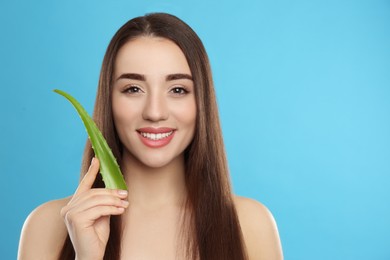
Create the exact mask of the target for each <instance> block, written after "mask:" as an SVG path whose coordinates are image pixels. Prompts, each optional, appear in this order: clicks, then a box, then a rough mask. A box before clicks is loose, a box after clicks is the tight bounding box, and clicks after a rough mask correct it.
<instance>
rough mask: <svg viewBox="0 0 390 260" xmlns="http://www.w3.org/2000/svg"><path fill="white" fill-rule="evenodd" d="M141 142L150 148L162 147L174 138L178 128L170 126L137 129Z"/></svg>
mask: <svg viewBox="0 0 390 260" xmlns="http://www.w3.org/2000/svg"><path fill="white" fill-rule="evenodd" d="M137 132H138V136H139V137H140V139H141V142H142V143H143V144H144V145H146V146H148V147H150V148H160V147H163V146H166V145H168V144H169V143H170V142H171V140H172V139H173V137H174V135H175V132H176V129H174V128H169V127H160V128H153V127H143V128H139V129H137Z"/></svg>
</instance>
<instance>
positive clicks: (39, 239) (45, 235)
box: [18, 199, 69, 260]
mask: <svg viewBox="0 0 390 260" xmlns="http://www.w3.org/2000/svg"><path fill="white" fill-rule="evenodd" d="M68 201H69V199H62V200H55V201H50V202H47V203H45V204H43V205H41V206H39V207H38V208H36V209H35V210H34V211H33V212H31V214H30V215H29V216H28V217H27V219H26V221H25V223H24V225H23V229H22V233H21V236H20V241H19V250H18V259H19V260H29V259H31V260H32V259H53V260H54V259H58V256H59V253H60V251H61V249H62V246H63V243H64V241H65V238H66V235H67V231H66V227H65V224H64V221H63V220H62V218H61V215H60V211H61V208H62V207H63V206H65V205H66V203H68Z"/></svg>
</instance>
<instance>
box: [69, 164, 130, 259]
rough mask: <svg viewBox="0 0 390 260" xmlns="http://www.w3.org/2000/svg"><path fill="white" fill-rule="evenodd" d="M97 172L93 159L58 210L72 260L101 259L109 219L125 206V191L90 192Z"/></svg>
mask: <svg viewBox="0 0 390 260" xmlns="http://www.w3.org/2000/svg"><path fill="white" fill-rule="evenodd" d="M98 172H99V160H98V159H96V158H94V159H93V160H92V162H91V166H90V167H89V169H88V172H87V173H86V175H85V176H84V178H83V180H82V181H81V183H80V185H79V187H78V188H77V190H76V192H75V194H74V195H73V197H72V199H71V200H70V201H69V203H68V204H67V205H66V206H65V207H63V208H62V210H61V216H62V217H63V219H64V221H65V224H66V227H67V229H68V233H69V236H70V239H71V241H72V244H73V247H74V249H75V252H76V259H79V260H84V259H103V256H104V252H105V249H106V245H107V241H108V237H109V234H110V216H111V215H120V214H122V213H123V212H124V211H125V209H126V208H127V206H128V202H127V201H126V198H127V191H121V190H110V189H104V188H103V189H92V185H93V182H94V181H95V178H96V175H97V173H98Z"/></svg>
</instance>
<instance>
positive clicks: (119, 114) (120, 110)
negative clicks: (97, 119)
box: [112, 99, 138, 132]
mask: <svg viewBox="0 0 390 260" xmlns="http://www.w3.org/2000/svg"><path fill="white" fill-rule="evenodd" d="M112 113H113V119H114V124H115V126H116V127H117V131H118V132H120V131H121V128H122V127H124V126H127V125H129V124H130V123H131V122H134V120H133V119H134V118H135V116H136V114H137V113H138V112H137V107H136V106H131V104H129V103H128V102H123V100H121V99H114V100H113V105H112Z"/></svg>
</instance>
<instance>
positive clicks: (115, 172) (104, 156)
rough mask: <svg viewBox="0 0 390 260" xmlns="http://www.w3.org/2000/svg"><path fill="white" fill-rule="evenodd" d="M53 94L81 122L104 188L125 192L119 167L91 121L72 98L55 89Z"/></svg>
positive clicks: (124, 184)
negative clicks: (76, 113)
mask: <svg viewBox="0 0 390 260" xmlns="http://www.w3.org/2000/svg"><path fill="white" fill-rule="evenodd" d="M54 92H56V93H57V94H60V95H61V96H63V97H65V98H66V99H67V100H68V101H69V102H70V103H72V105H73V106H74V108H75V109H76V110H77V112H78V114H79V116H80V118H81V120H82V121H83V123H84V126H85V129H86V130H87V133H88V136H89V139H90V141H91V144H92V148H93V150H94V152H95V155H96V157H97V158H98V159H99V161H100V174H101V175H102V177H103V181H104V184H105V186H106V188H108V189H121V190H127V186H126V183H125V180H124V178H123V174H122V172H121V170H120V168H119V165H118V163H117V161H116V159H115V157H114V155H113V154H112V151H111V149H110V147H109V146H108V144H107V141H106V139H104V137H103V135H102V133H101V132H100V130H99V128H98V127H97V126H96V124H95V122H94V121H93V119H92V118H91V117H90V116H89V114H88V113H87V111H86V110H85V109H84V108H83V107H82V106H81V104H80V103H79V102H78V101H77V100H76V99H75V98H74V97H72V96H71V95H69V94H68V93H66V92H64V91H62V90H58V89H55V90H54Z"/></svg>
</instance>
